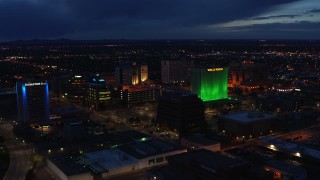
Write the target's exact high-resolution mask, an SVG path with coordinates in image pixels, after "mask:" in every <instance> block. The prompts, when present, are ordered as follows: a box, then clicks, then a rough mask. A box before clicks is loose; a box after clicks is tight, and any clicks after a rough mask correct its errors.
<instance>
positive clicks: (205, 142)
mask: <svg viewBox="0 0 320 180" xmlns="http://www.w3.org/2000/svg"><path fill="white" fill-rule="evenodd" d="M181 144H182V145H184V146H186V147H188V149H191V150H196V149H206V150H209V151H213V152H217V151H220V150H221V144H220V143H219V142H217V141H214V140H212V139H208V138H205V137H202V136H196V135H194V136H188V137H183V138H182V139H181Z"/></svg>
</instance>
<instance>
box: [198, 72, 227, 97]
mask: <svg viewBox="0 0 320 180" xmlns="http://www.w3.org/2000/svg"><path fill="white" fill-rule="evenodd" d="M192 93H194V94H197V95H198V97H199V98H200V99H202V101H214V100H219V99H225V98H228V68H211V69H193V71H192Z"/></svg>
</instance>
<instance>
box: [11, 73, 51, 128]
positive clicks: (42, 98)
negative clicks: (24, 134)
mask: <svg viewBox="0 0 320 180" xmlns="http://www.w3.org/2000/svg"><path fill="white" fill-rule="evenodd" d="M16 91H17V103H18V104H17V106H18V118H19V121H20V122H22V123H25V124H31V123H38V122H44V121H46V120H48V119H49V88H48V83H47V82H46V81H38V80H33V79H32V80H24V81H19V82H17V83H16Z"/></svg>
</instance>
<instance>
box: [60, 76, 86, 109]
mask: <svg viewBox="0 0 320 180" xmlns="http://www.w3.org/2000/svg"><path fill="white" fill-rule="evenodd" d="M84 86H85V78H84V77H83V76H82V75H72V76H71V77H70V78H69V80H68V81H67V84H66V92H65V94H64V96H65V98H66V99H68V100H69V101H71V102H73V103H76V104H79V105H81V104H82V103H83V96H84Z"/></svg>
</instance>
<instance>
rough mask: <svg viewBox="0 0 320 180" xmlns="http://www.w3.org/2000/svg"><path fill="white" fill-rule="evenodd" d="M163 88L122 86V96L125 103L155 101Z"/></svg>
mask: <svg viewBox="0 0 320 180" xmlns="http://www.w3.org/2000/svg"><path fill="white" fill-rule="evenodd" d="M161 94H162V89H161V88H159V87H156V86H144V85H136V86H122V89H121V90H120V98H121V100H122V102H124V103H125V104H135V103H144V102H154V101H157V100H158V99H159V97H160V96H161Z"/></svg>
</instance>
